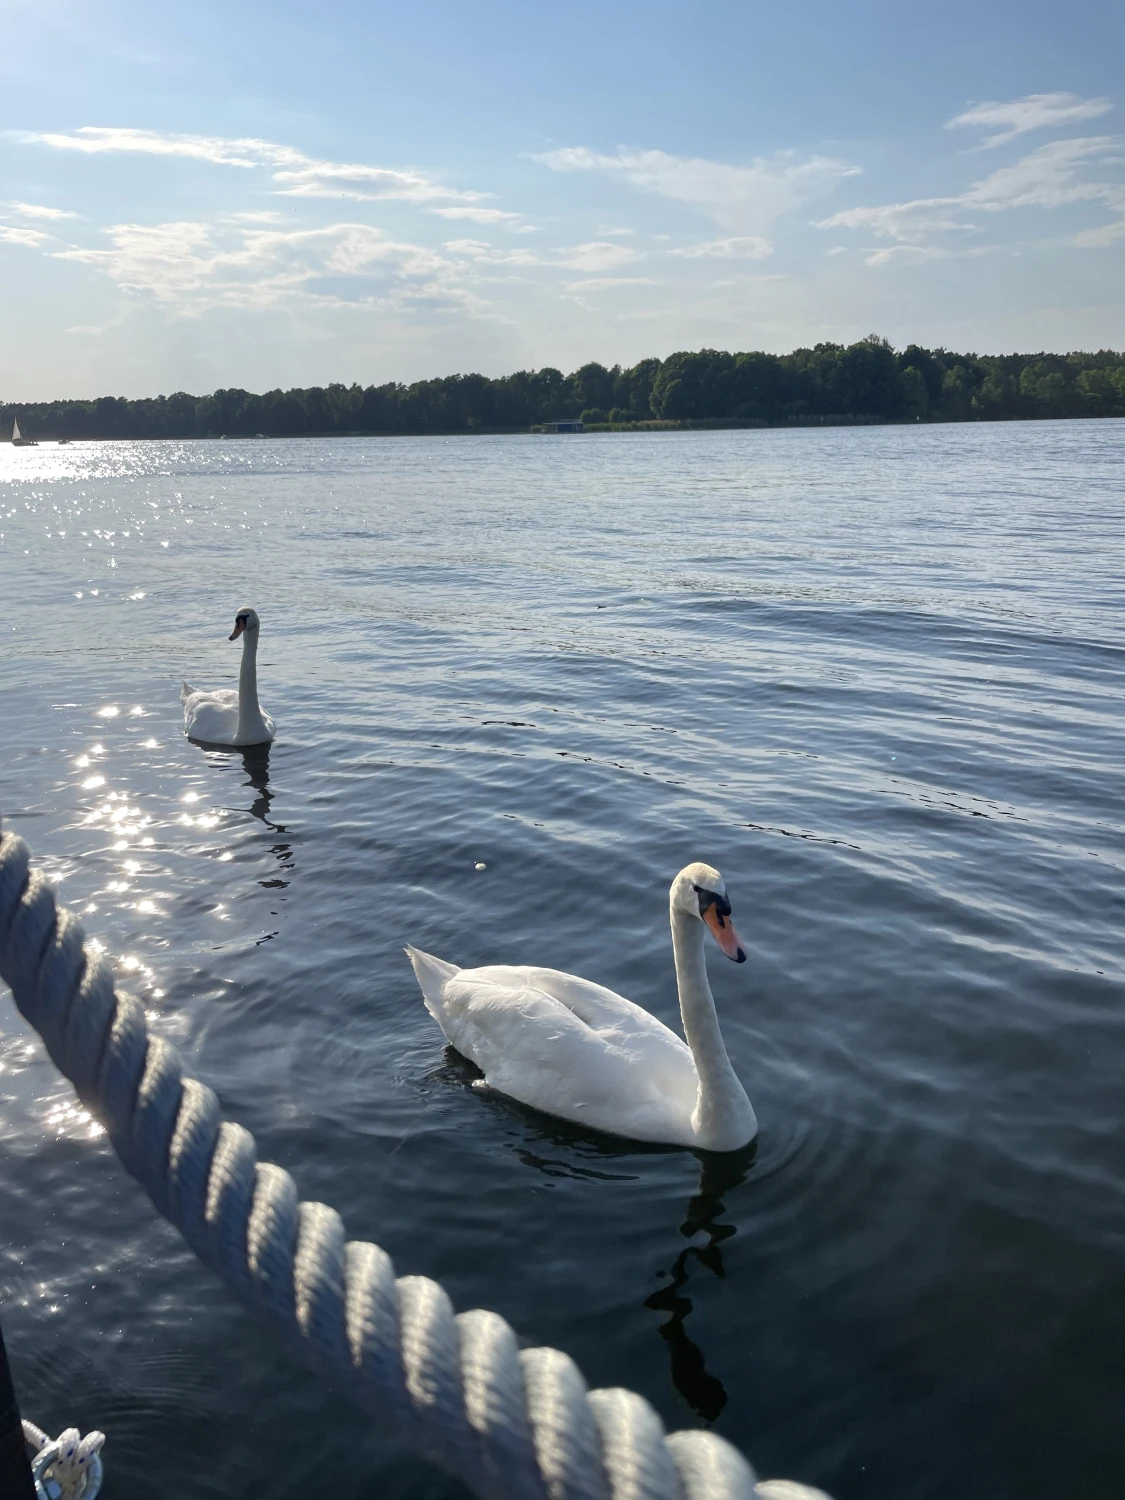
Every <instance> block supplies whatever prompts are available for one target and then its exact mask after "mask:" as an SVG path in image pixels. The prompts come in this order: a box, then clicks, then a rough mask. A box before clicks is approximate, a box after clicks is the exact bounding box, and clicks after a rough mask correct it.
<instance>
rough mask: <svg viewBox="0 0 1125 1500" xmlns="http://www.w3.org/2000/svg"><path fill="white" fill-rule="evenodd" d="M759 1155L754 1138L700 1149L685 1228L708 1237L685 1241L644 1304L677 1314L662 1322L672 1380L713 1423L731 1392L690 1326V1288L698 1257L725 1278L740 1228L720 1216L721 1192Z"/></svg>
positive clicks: (741, 1177)
mask: <svg viewBox="0 0 1125 1500" xmlns="http://www.w3.org/2000/svg"><path fill="white" fill-rule="evenodd" d="M755 1154H756V1146H755V1144H754V1143H751V1144H750V1145H749V1146H747V1147H746V1148H745V1149H744V1150H743V1151H739V1152H735V1153H732V1154H730V1155H726V1156H705V1155H703V1154H702V1153H699V1162H700V1172H699V1191H698V1192H697V1193H696V1195H695V1197H694V1198H692V1199H691V1200H690V1202H689V1203H688V1208H687V1218H686V1219H685V1220H684V1222H683V1223H682V1224H681V1225H680V1233H681V1234H682V1235H683V1237H684V1238H685V1239H686V1240H695V1239H697V1237H698V1236H699V1235H700V1234H704V1235H706V1236H707V1239H706V1242H705V1243H704V1244H702V1245H700V1244H689V1245H685V1246H684V1248H683V1249H682V1250H681V1251H680V1253H679V1254H678V1255H677V1256H676V1258H675V1260H674V1261H673V1262H672V1270H671V1272H670V1273H669V1274H668V1280H667V1283H666V1284H665V1285H664V1286H662V1287H659V1288H658V1289H657V1290H656V1291H655V1292H653V1293H652V1295H651V1296H650V1297H646V1298H645V1303H644V1305H645V1306H646V1307H650V1308H652V1310H653V1311H654V1312H666V1313H670V1314H671V1316H670V1317H669V1318H668V1319H667V1321H666V1322H664V1323H662V1324H661V1325H660V1337H661V1338H662V1339H663V1340H664V1341H665V1343H666V1344H667V1345H668V1354H669V1357H670V1358H671V1361H672V1384H673V1385H674V1386H675V1387H676V1389H677V1390H678V1391H679V1393H680V1395H681V1396H682V1397H683V1398H684V1400H685V1401H686V1402H687V1403H688V1405H689V1406H690V1407H691V1408H692V1410H693V1411H695V1412H697V1413H698V1414H699V1416H701V1417H702V1418H703V1419H704V1421H706V1422H713V1421H714V1420H715V1418H716V1417H717V1416H718V1415H719V1413H720V1412H721V1411H722V1409H723V1407H724V1406H725V1405H726V1404H727V1393H726V1390H725V1389H724V1387H723V1383H722V1381H721V1380H719V1379H718V1378H717V1377H716V1376H714V1375H712V1374H711V1372H710V1371H709V1370H708V1369H707V1366H706V1364H705V1362H704V1359H703V1354H702V1352H701V1350H700V1349H699V1348H698V1346H697V1345H696V1344H694V1343H693V1342H692V1340H691V1338H690V1337H689V1336H688V1332H687V1329H686V1327H685V1326H684V1325H685V1324H686V1322H687V1319H688V1314H689V1313H690V1312H691V1310H692V1301H691V1298H690V1297H689V1296H688V1295H687V1292H686V1290H685V1288H686V1287H687V1284H688V1281H689V1279H690V1276H691V1266H692V1262H693V1261H694V1262H695V1263H697V1264H698V1265H700V1266H702V1267H703V1269H704V1270H706V1271H710V1273H711V1274H712V1275H713V1276H718V1277H720V1278H722V1277H724V1276H725V1275H726V1267H725V1265H724V1264H723V1251H722V1244H723V1241H724V1240H729V1239H730V1238H731V1237H732V1235H736V1234H737V1233H738V1230H737V1229H736V1228H735V1226H734V1225H733V1224H723V1223H720V1222H719V1215H720V1214H722V1213H723V1211H724V1208H725V1205H724V1203H723V1201H722V1196H721V1195H722V1194H723V1193H730V1192H733V1191H734V1189H735V1188H736V1187H739V1186H740V1185H741V1184H742V1183H743V1182H745V1180H746V1174H747V1173H748V1172H749V1170H750V1168H751V1166H752V1165H753V1162H754V1156H755Z"/></svg>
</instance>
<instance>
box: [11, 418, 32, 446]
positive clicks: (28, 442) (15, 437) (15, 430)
mask: <svg viewBox="0 0 1125 1500" xmlns="http://www.w3.org/2000/svg"><path fill="white" fill-rule="evenodd" d="M38 446H39V444H38V443H37V442H36V441H35V439H34V438H25V437H20V424H19V423H18V422H17V421H14V420H13V422H12V447H13V448H38Z"/></svg>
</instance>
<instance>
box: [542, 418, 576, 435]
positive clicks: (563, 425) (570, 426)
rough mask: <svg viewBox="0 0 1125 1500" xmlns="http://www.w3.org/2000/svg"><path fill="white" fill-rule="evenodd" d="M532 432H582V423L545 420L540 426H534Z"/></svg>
mask: <svg viewBox="0 0 1125 1500" xmlns="http://www.w3.org/2000/svg"><path fill="white" fill-rule="evenodd" d="M531 430H532V432H582V431H583V427H582V423H581V422H579V421H577V420H576V421H573V422H543V423H541V425H540V426H538V427H533V428H532V429H531Z"/></svg>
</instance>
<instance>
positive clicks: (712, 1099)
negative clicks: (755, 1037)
mask: <svg viewBox="0 0 1125 1500" xmlns="http://www.w3.org/2000/svg"><path fill="white" fill-rule="evenodd" d="M704 937H705V933H704V928H703V923H702V922H701V921H700V920H699V918H698V917H693V916H689V915H688V914H687V912H683V911H680V910H679V909H678V908H676V907H673V908H672V951H673V953H674V954H675V958H676V984H677V987H678V989H679V992H680V1015H681V1017H682V1018H683V1023H684V1036H685V1037H686V1038H687V1044H688V1046H689V1047H690V1048H691V1053H692V1056H693V1057H694V1058H695V1069H696V1072H697V1073H698V1074H699V1098H698V1100H697V1101H696V1105H695V1109H694V1111H693V1113H692V1117H691V1123H692V1128H693V1130H695V1132H696V1135H697V1137H698V1143H699V1145H700V1146H701V1147H703V1148H704V1150H707V1151H733V1150H735V1149H737V1147H739V1146H745V1145H746V1144H747V1142H748V1141H750V1140H751V1139H752V1138H753V1136H754V1134H755V1133H756V1131H757V1128H758V1122H757V1120H756V1119H755V1117H754V1108H753V1105H752V1104H751V1103H750V1100H749V1099H748V1098H747V1097H746V1090H745V1089H744V1088H743V1087H742V1085H741V1083H739V1081H738V1077H737V1075H736V1073H735V1071H734V1069H733V1068H732V1067H731V1063H730V1058H729V1057H728V1056H727V1049H726V1047H725V1046H724V1045H723V1037H722V1033H721V1032H720V1030H719V1017H718V1015H717V1014H716V1011H715V1000H714V997H713V996H712V994H711V986H710V985H709V984H708V983H707V959H706V956H705V954H704V951H703V943H704Z"/></svg>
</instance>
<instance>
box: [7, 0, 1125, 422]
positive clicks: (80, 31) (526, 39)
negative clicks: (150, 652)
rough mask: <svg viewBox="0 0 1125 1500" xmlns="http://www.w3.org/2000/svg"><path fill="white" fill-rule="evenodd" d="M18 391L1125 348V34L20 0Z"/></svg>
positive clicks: (919, 24)
mask: <svg viewBox="0 0 1125 1500" xmlns="http://www.w3.org/2000/svg"><path fill="white" fill-rule="evenodd" d="M0 36H2V37H3V44H2V46H0V286H2V294H0V400H8V401H19V400H26V401H31V400H44V399H50V398H52V397H90V396H97V395H122V396H142V395H154V394H158V393H161V392H164V393H168V392H171V391H175V390H188V391H194V392H202V391H210V390H214V389H217V388H219V387H226V386H242V387H244V388H246V389H249V390H267V389H272V388H275V387H277V386H282V387H289V386H299V385H323V384H327V383H329V382H331V381H343V382H344V383H347V384H350V383H352V382H353V381H358V382H360V383H361V384H364V385H367V384H371V383H376V384H378V383H381V382H383V381H387V380H403V381H410V380H417V379H423V378H426V377H430V376H436V375H445V374H451V373H454V372H458V371H470V370H479V371H482V372H483V373H485V374H488V375H499V374H504V373H506V372H509V371H512V370H517V369H533V368H540V367H542V366H544V365H554V366H557V367H559V368H561V369H563V370H567V371H569V370H571V369H574V368H575V367H577V366H578V365H580V364H582V363H584V362H585V361H587V360H591V359H596V360H600V361H602V362H603V363H605V364H610V365H612V364H615V363H621V364H632V363H635V362H636V361H637V360H638V359H641V358H644V357H646V356H649V355H658V356H661V357H663V356H666V355H668V354H669V353H671V352H673V351H674V350H677V349H695V348H702V347H712V348H722V349H736V350H737V349H766V350H771V351H773V352H777V353H782V352H785V351H788V350H790V349H793V348H797V347H800V346H802V345H809V344H815V343H817V342H820V341H822V340H829V341H833V342H843V343H847V342H850V341H853V340H855V339H858V338H862V337H864V336H865V335H867V334H869V333H878V334H881V335H883V336H884V337H886V338H889V339H890V340H891V342H892V343H894V344H895V345H896V346H898V347H902V346H904V345H905V344H907V343H910V342H915V343H922V344H926V345H929V346H936V345H942V346H944V347H946V348H953V349H963V350H971V351H974V352H978V353H1002V352H1006V351H1022V352H1026V351H1033V350H1039V349H1054V350H1067V349H1097V348H1106V347H1110V348H1123V347H1125V276H1123V272H1125V66H1123V59H1125V5H1122V4H1120V0H1113V3H1109V0H1090V3H1087V4H1086V5H1084V6H1081V7H1077V6H1062V5H1060V4H1058V3H1057V0H1051V3H1049V4H1048V3H1042V0H1019V3H1014V0H1013V3H1009V0H977V3H971V4H970V3H964V0H946V3H943V4H941V5H939V6H926V7H923V6H915V5H903V4H902V3H901V0H896V3H877V4H876V3H863V0H860V3H854V4H849V5H841V4H840V3H839V0H832V3H828V0H805V3H804V4H802V5H799V6H798V5H792V4H789V5H785V4H780V3H778V0H773V3H770V4H768V5H767V4H762V3H758V0H742V3H734V0H693V3H692V4H683V3H681V4H669V3H666V0H647V3H645V4H640V3H636V0H620V3H615V0H602V3H600V4H594V3H590V0H576V3H573V4H570V5H565V6H558V7H552V8H542V7H532V6H528V5H526V4H515V3H494V0H474V3H473V4H466V3H465V0H456V3H455V0H411V3H409V4H407V3H403V0H396V3H394V4H387V3H384V0H325V3H322V4H320V5H314V4H310V3H308V0H302V3H300V4H297V3H292V0H272V3H270V4H268V5H267V4H262V3H257V0H253V3H251V0H224V3H221V4H220V3H216V0H192V3H191V4H189V5H171V4H165V5H153V4H151V3H138V0H0Z"/></svg>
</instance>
